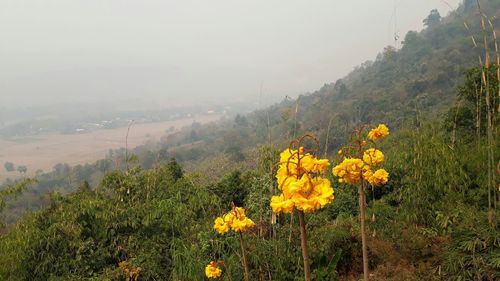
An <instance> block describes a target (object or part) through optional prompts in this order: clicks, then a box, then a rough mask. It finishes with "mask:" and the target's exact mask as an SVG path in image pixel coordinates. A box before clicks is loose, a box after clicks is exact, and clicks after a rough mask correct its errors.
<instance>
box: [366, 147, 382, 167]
mask: <svg viewBox="0 0 500 281" xmlns="http://www.w3.org/2000/svg"><path fill="white" fill-rule="evenodd" d="M363 161H365V162H366V164H368V165H372V166H375V165H378V164H380V163H382V162H384V154H383V153H382V151H380V150H378V149H375V148H370V149H367V150H366V151H365V152H364V153H363Z"/></svg>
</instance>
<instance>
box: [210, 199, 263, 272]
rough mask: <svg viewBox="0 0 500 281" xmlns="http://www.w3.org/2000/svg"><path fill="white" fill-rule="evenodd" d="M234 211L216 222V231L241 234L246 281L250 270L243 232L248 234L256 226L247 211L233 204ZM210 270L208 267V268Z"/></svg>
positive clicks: (240, 240)
mask: <svg viewBox="0 0 500 281" xmlns="http://www.w3.org/2000/svg"><path fill="white" fill-rule="evenodd" d="M232 205H233V207H232V209H231V210H230V211H229V212H227V213H226V214H224V215H223V216H221V217H217V218H216V219H215V221H214V226H213V228H214V230H215V231H216V232H217V233H219V234H221V235H224V234H226V233H228V232H229V231H230V230H232V231H234V232H236V233H238V234H239V242H240V248H241V259H242V264H243V268H244V270H245V281H249V280H250V270H249V268H248V262H247V257H246V251H245V247H244V245H243V235H242V233H243V232H247V231H248V230H250V229H252V228H253V227H254V226H255V223H254V222H253V221H252V220H251V219H250V218H248V217H247V216H246V213H245V212H246V211H245V209H244V208H242V207H236V206H234V204H232ZM207 268H208V266H207ZM207 268H205V273H206V274H207ZM207 277H208V274H207Z"/></svg>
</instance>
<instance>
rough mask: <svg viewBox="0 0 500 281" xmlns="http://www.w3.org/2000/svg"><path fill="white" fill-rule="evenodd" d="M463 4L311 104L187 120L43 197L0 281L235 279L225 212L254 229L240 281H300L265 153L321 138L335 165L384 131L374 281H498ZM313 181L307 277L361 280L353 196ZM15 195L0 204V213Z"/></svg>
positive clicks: (475, 26)
mask: <svg viewBox="0 0 500 281" xmlns="http://www.w3.org/2000/svg"><path fill="white" fill-rule="evenodd" d="M469 2H470V1H466V3H465V4H466V5H465V6H463V7H461V8H460V9H459V10H458V11H457V12H456V13H453V14H451V15H450V16H449V17H446V18H443V19H439V20H437V19H436V14H435V13H431V15H430V16H429V17H428V18H427V19H426V24H427V25H428V27H427V29H425V30H424V31H422V32H420V33H416V32H410V33H408V34H407V35H406V36H405V39H404V44H403V47H402V48H401V49H400V50H395V49H393V48H386V49H385V50H384V52H383V53H381V54H380V55H379V56H378V57H377V59H376V60H375V61H374V62H369V63H364V64H363V65H362V66H360V67H359V68H357V69H356V70H354V71H353V72H352V73H350V74H349V75H348V76H346V77H345V78H344V79H341V80H339V81H337V82H335V83H332V84H327V85H325V86H324V87H322V88H321V89H320V90H318V91H317V92H315V93H312V94H309V95H304V96H301V97H299V99H298V100H296V101H291V100H285V101H283V102H282V103H281V104H279V105H276V106H274V107H271V108H268V109H266V110H262V111H259V112H255V113H253V114H250V115H246V116H241V115H240V116H237V117H236V118H235V120H226V121H224V122H221V123H219V124H210V125H206V126H200V125H197V124H193V126H191V127H190V128H187V129H186V130H185V131H183V132H181V133H179V134H176V135H173V136H171V137H169V138H167V139H166V140H165V141H164V142H163V143H162V144H159V145H157V146H155V147H142V148H138V149H136V150H135V151H134V154H135V155H137V158H134V159H126V162H127V163H128V164H129V165H127V166H129V168H128V169H126V168H124V167H125V165H123V161H124V160H123V158H122V160H121V164H120V165H117V166H115V167H114V169H112V167H111V166H109V167H108V166H106V169H105V170H103V171H101V172H100V173H102V174H105V175H104V176H103V178H102V180H94V181H93V182H92V183H91V184H90V185H89V184H87V183H86V182H84V181H83V180H84V178H80V180H79V181H77V182H78V183H77V185H78V186H77V188H75V192H73V193H71V194H69V195H67V196H61V195H60V194H58V193H54V194H52V195H51V197H50V198H46V203H45V204H46V208H44V209H42V210H41V211H38V212H33V213H30V214H28V215H27V216H25V217H23V218H22V219H21V220H20V221H19V222H18V223H16V224H15V225H12V226H9V227H7V228H4V229H3V234H1V236H0V253H1V254H0V265H2V266H0V279H2V280H205V279H204V278H205V277H204V272H203V271H204V268H205V266H206V265H207V264H208V263H209V262H210V261H212V260H219V261H223V262H224V264H223V266H222V270H223V273H222V276H221V278H222V280H242V279H243V278H244V271H243V269H242V266H241V260H240V258H241V254H240V253H239V249H240V245H239V241H238V240H239V237H238V235H237V234H236V233H228V234H226V235H224V236H221V235H218V234H217V233H216V232H215V231H214V229H213V225H214V219H215V218H216V217H217V216H220V214H223V213H225V212H226V211H227V210H228V209H230V204H231V202H234V203H235V204H237V205H238V206H242V207H245V208H246V214H247V216H248V217H250V218H251V219H252V220H253V221H255V223H256V226H255V227H254V228H253V229H252V230H251V231H249V232H248V233H245V241H244V245H245V246H246V249H247V256H248V267H249V274H250V276H251V278H252V279H251V280H302V279H301V276H303V267H302V262H301V260H300V255H301V245H300V242H301V241H300V238H299V237H300V232H299V229H298V228H297V227H296V226H297V216H296V215H287V214H281V215H279V216H277V217H275V216H273V215H272V213H271V208H270V207H269V203H270V199H271V196H273V195H276V194H277V193H278V192H277V188H276V186H277V183H276V180H275V179H274V177H275V170H274V169H273V167H274V166H275V165H276V163H278V161H279V159H278V152H279V151H280V150H283V149H284V148H285V147H287V146H288V143H289V142H290V140H292V139H294V138H295V137H298V136H300V135H302V134H304V133H310V134H314V135H316V136H317V138H318V139H319V143H320V147H321V149H320V150H319V151H318V155H320V156H322V157H323V156H324V157H325V158H328V159H329V160H330V162H331V163H332V165H336V164H338V163H339V162H341V161H342V156H341V155H339V154H338V153H337V149H338V148H339V147H341V146H342V145H344V144H346V143H347V142H348V140H349V136H350V134H351V132H352V130H353V129H354V128H356V127H359V126H360V125H362V124H367V123H372V124H375V123H378V122H384V123H386V124H388V126H389V127H390V129H391V134H390V135H389V136H388V137H387V138H386V139H385V140H383V141H382V142H380V144H378V146H377V148H378V149H380V150H382V151H384V152H385V163H384V168H385V169H386V170H387V171H389V173H390V180H389V182H388V183H387V184H384V185H382V186H379V187H375V188H369V189H367V220H366V224H367V228H366V232H367V234H368V235H367V243H368V256H369V257H370V263H369V269H370V271H371V274H372V275H371V277H372V279H374V280H498V279H499V278H500V212H499V211H498V209H497V206H498V204H499V203H500V202H499V193H498V191H497V186H498V174H496V171H495V167H494V166H492V164H495V163H497V162H498V159H499V157H500V146H499V140H500V135H499V132H498V125H497V124H498V121H499V120H498V112H497V108H498V105H499V97H498V96H497V95H488V96H487V95H486V93H498V90H499V89H498V83H499V81H498V76H497V75H496V69H497V67H498V66H493V65H491V66H490V68H484V67H481V66H478V57H480V56H481V57H484V52H485V48H484V46H481V44H480V43H479V42H480V41H481V40H480V39H481V38H482V37H481V27H480V25H479V22H480V20H481V18H480V17H479V16H478V15H477V13H476V12H475V11H476V10H475V8H471V6H468V5H469V4H470V3H469ZM482 2H484V3H483V10H484V11H485V12H488V16H489V17H492V16H494V15H498V14H499V12H500V9H499V8H500V3H498V1H482ZM464 21H465V22H467V26H468V28H469V31H468V30H467V29H465V27H464ZM492 25H493V26H498V23H497V22H495V21H493V22H492ZM471 34H472V35H474V38H475V40H476V44H477V47H476V48H474V47H473V43H472V40H471V38H470V35H471ZM489 38H490V37H489ZM490 39H491V38H490ZM490 39H488V40H490ZM492 43H493V41H492ZM483 61H484V59H483ZM485 77H487V79H485ZM485 80H487V81H488V83H486V85H484V81H485ZM481 85H483V87H481ZM484 86H486V87H484ZM486 89H487V91H486ZM486 97H488V100H487V99H486ZM117 155H122V154H119V153H118V154H117ZM120 157H121V156H120ZM170 157H176V158H177V159H178V160H181V162H182V165H183V168H181V166H180V165H179V164H178V163H177V162H176V161H175V160H168V159H170ZM116 159H119V158H116ZM116 159H115V160H116ZM146 159H147V161H146ZM151 159H156V160H151ZM491 159H493V160H494V161H493V163H492V161H491ZM495 161H496V162H495ZM113 162H118V161H113V160H110V163H113ZM146 164H147V165H146ZM141 166H142V167H141ZM109 170H112V171H109ZM186 170H189V172H186ZM64 173H67V174H68V175H70V174H72V170H71V169H69V170H68V171H64ZM64 173H63V174H61V178H62V179H64ZM326 177H327V178H328V179H329V180H330V181H331V182H332V185H333V188H334V190H335V193H334V196H335V198H334V200H333V202H332V203H331V204H329V205H327V206H325V207H324V208H322V209H321V210H319V211H317V212H315V213H313V214H306V220H307V228H308V231H309V232H308V240H309V252H310V260H311V274H312V277H313V280H336V279H340V280H359V279H360V278H361V274H362V272H363V265H362V253H361V244H362V241H361V237H360V232H361V230H360V226H359V219H358V216H359V208H358V196H357V190H356V189H355V188H354V187H353V186H352V185H350V184H347V183H339V182H338V181H337V179H335V178H333V176H332V174H331V172H330V171H329V172H327V173H326ZM42 182H43V180H42V179H41V181H40V183H38V184H39V185H40V184H42ZM21 184H23V183H21ZM75 185H76V184H75V181H73V183H72V184H68V185H66V186H65V188H67V189H71V188H73V186H75ZM25 188H26V186H25V185H19V186H15V185H14V187H13V188H10V189H8V191H7V192H4V193H0V202H1V203H2V204H1V205H0V207H2V208H3V207H4V206H5V205H4V204H3V202H4V199H5V198H6V197H5V196H12V194H15V193H18V192H19V191H21V190H23V189H25ZM132 272H133V274H132Z"/></svg>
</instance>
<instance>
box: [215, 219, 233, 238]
mask: <svg viewBox="0 0 500 281" xmlns="http://www.w3.org/2000/svg"><path fill="white" fill-rule="evenodd" d="M214 229H215V230H216V231H217V232H218V233H219V234H225V233H227V232H228V231H229V225H228V224H227V223H226V222H225V221H224V219H223V218H221V217H218V218H216V219H215V222H214Z"/></svg>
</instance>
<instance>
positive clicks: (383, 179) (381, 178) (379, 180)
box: [368, 169, 389, 186]
mask: <svg viewBox="0 0 500 281" xmlns="http://www.w3.org/2000/svg"><path fill="white" fill-rule="evenodd" d="M388 180H389V173H388V172H387V171H386V170H384V169H378V170H376V171H375V173H373V175H371V176H370V177H369V178H368V182H369V183H370V184H371V185H374V186H377V185H382V184H386V183H387V181H388Z"/></svg>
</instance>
